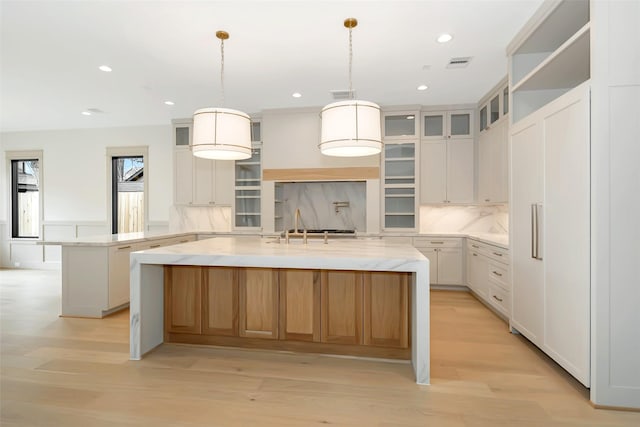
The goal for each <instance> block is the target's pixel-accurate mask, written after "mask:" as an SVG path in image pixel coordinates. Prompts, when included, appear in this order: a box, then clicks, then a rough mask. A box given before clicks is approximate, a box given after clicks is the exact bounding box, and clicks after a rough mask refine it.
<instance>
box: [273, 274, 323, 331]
mask: <svg viewBox="0 0 640 427" xmlns="http://www.w3.org/2000/svg"><path fill="white" fill-rule="evenodd" d="M280 339H281V340H294V341H320V271H318V270H292V269H286V270H280Z"/></svg>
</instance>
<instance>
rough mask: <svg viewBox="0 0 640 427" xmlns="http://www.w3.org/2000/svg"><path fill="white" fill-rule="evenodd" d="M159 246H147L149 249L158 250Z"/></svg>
mask: <svg viewBox="0 0 640 427" xmlns="http://www.w3.org/2000/svg"><path fill="white" fill-rule="evenodd" d="M160 246H161V245H151V246H149V248H150V249H155V248H159V247H160Z"/></svg>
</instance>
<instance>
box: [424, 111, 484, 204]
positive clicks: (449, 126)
mask: <svg viewBox="0 0 640 427" xmlns="http://www.w3.org/2000/svg"><path fill="white" fill-rule="evenodd" d="M422 125H423V127H422V132H421V143H420V203H471V202H473V201H474V193H473V190H474V141H473V111H471V110H453V111H435V112H424V113H422Z"/></svg>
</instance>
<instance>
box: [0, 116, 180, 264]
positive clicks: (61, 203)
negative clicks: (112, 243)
mask: <svg viewBox="0 0 640 427" xmlns="http://www.w3.org/2000/svg"><path fill="white" fill-rule="evenodd" d="M171 132H172V128H171V125H167V126H140V127H126V128H104V129H74V130H56V131H37V132H12V133H3V134H0V140H1V141H2V142H1V144H2V145H1V147H0V151H1V153H0V156H1V157H0V168H1V169H0V177H1V178H0V179H1V181H0V227H2V229H3V230H1V231H0V239H1V242H2V245H1V246H2V252H1V256H2V265H4V266H9V265H10V266H15V262H14V261H15V260H14V259H13V258H14V255H15V256H18V252H20V251H18V252H16V250H15V249H17V248H18V246H16V248H14V250H11V247H10V245H9V244H8V236H9V234H10V233H9V230H8V228H9V224H8V222H9V218H10V215H9V212H8V210H9V206H10V202H9V179H8V178H9V177H8V175H7V174H8V170H7V160H6V157H5V151H19V150H42V151H43V159H42V176H43V178H42V180H43V182H42V188H43V227H44V231H43V232H44V235H45V238H47V239H49V236H53V235H55V238H58V239H60V238H65V237H74V234H75V235H82V234H84V235H87V234H94V233H105V232H106V233H110V231H109V224H110V211H109V207H108V202H107V200H108V191H110V190H109V188H110V184H109V181H108V177H107V147H130V146H148V152H149V156H148V159H147V164H145V180H148V189H149V207H148V210H149V215H148V218H149V224H148V225H151V227H152V228H157V227H160V228H163V227H168V222H169V208H170V206H171V204H172V200H173V195H172V191H173V190H172V189H173V173H172V168H173V160H172V158H173V142H172V133H171ZM23 243H24V242H23ZM22 246H24V244H23V245H22ZM22 246H21V247H20V248H21V249H22V252H24V251H25V249H24V248H23V247H22ZM27 252H28V254H29V255H28V256H26V255H25V256H26V259H25V260H24V261H26V264H23V265H22V266H37V265H32V264H31V262H34V263H36V264H37V263H41V262H47V258H46V251H45V250H43V249H37V248H29V249H28V250H27ZM49 252H50V254H51V256H52V258H51V259H49V261H53V262H58V261H59V260H58V259H56V258H57V257H58V255H59V254H55V251H54V252H51V251H49ZM34 257H37V258H38V259H33V258H34Z"/></svg>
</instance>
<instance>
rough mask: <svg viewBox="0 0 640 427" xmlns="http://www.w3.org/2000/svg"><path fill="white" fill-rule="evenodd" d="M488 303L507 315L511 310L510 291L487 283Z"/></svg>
mask: <svg viewBox="0 0 640 427" xmlns="http://www.w3.org/2000/svg"><path fill="white" fill-rule="evenodd" d="M489 303H490V304H491V305H492V306H494V307H495V308H496V309H497V310H498V311H499V312H500V313H502V314H504V315H505V316H507V317H509V313H510V312H511V293H510V292H507V291H505V290H504V289H501V288H500V287H499V286H496V285H494V284H492V283H490V284H489Z"/></svg>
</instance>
